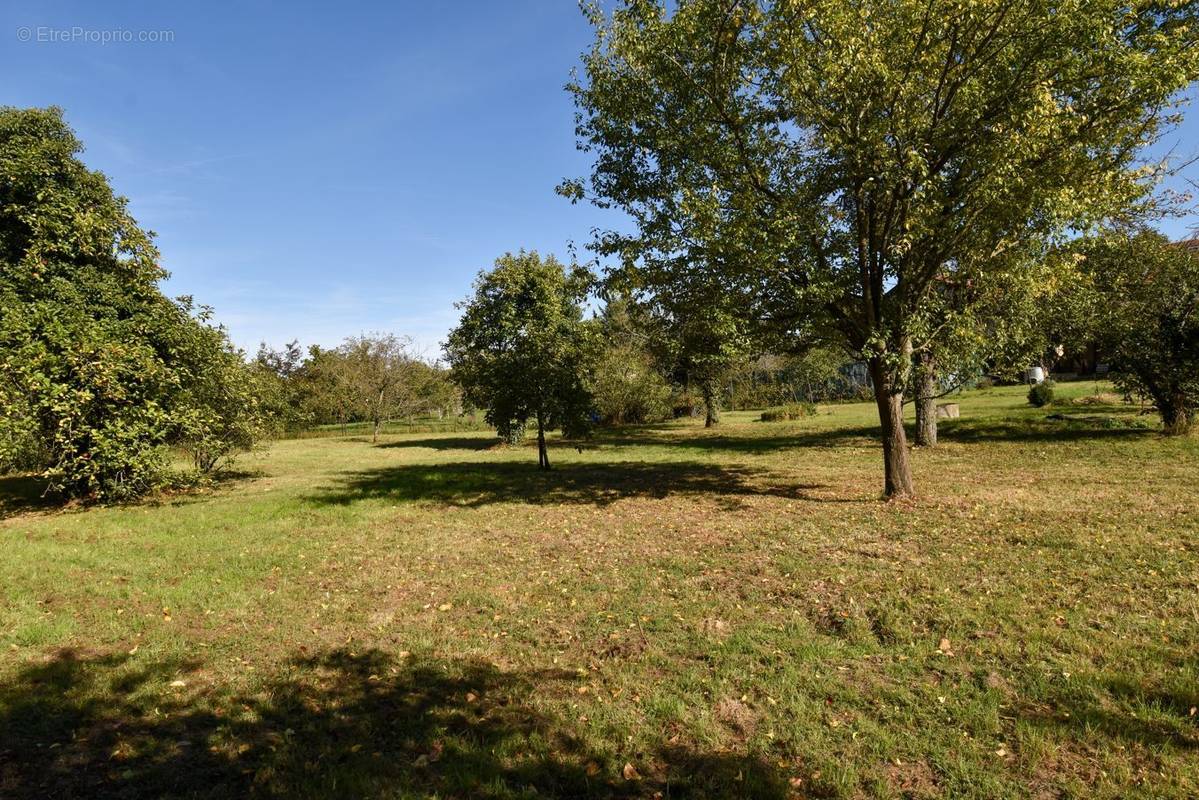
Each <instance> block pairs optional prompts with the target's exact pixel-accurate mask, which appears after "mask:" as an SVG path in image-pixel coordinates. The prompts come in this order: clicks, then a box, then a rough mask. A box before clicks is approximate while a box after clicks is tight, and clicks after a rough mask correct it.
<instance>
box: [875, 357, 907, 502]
mask: <svg viewBox="0 0 1199 800" xmlns="http://www.w3.org/2000/svg"><path fill="white" fill-rule="evenodd" d="M870 377H871V379H872V380H873V381H874V400H875V402H876V403H877V404H878V421H879V423H880V424H881V425H882V439H883V467H884V470H885V478H884V488H883V494H884V495H885V496H886V497H888V498H892V497H905V496H908V495H912V494H914V493H915V490H914V489H913V488H912V468H911V466H910V465H909V464H908V437H907V434H906V433H905V432H904V429H903V388H902V386H903V383H902V381H900V380H898V379H897V376H896V375H895V374H894V372H893V371H892V370H890V369H888V368H887V366H886V364H884V363H883V360H882V357H881V356H876V357H874V358H872V359H870Z"/></svg>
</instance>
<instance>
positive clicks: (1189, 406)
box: [1072, 230, 1199, 434]
mask: <svg viewBox="0 0 1199 800" xmlns="http://www.w3.org/2000/svg"><path fill="white" fill-rule="evenodd" d="M1072 250H1073V253H1074V257H1075V259H1076V262H1077V264H1078V269H1079V271H1080V272H1081V274H1082V277H1083V280H1082V281H1080V282H1079V283H1078V284H1076V286H1075V288H1074V291H1073V294H1074V309H1075V313H1077V314H1079V315H1080V316H1081V317H1082V322H1081V324H1080V325H1079V326H1078V327H1079V328H1084V329H1085V328H1089V329H1090V331H1091V332H1092V334H1093V335H1094V336H1095V338H1096V339H1097V340H1098V341H1099V342H1100V345H1101V348H1102V349H1103V350H1104V351H1105V352H1106V353H1108V354H1109V355H1110V359H1111V369H1112V377H1113V379H1114V380H1115V382H1116V385H1117V386H1118V387H1119V388H1120V389H1121V390H1122V391H1124V392H1126V393H1128V394H1131V395H1135V396H1140V397H1146V398H1149V399H1150V400H1151V401H1152V402H1153V405H1154V407H1155V408H1156V409H1157V411H1158V413H1159V414H1160V415H1161V419H1162V426H1163V428H1164V429H1165V431H1166V432H1167V433H1172V434H1179V433H1185V432H1187V431H1189V430H1190V429H1191V425H1192V424H1193V422H1194V419H1195V414H1196V412H1197V411H1199V255H1197V254H1196V253H1194V252H1192V251H1190V250H1188V249H1186V248H1185V247H1181V246H1178V245H1172V244H1170V242H1169V240H1167V239H1166V237H1164V236H1162V235H1161V234H1159V233H1157V232H1154V231H1148V230H1141V231H1136V232H1133V233H1131V234H1129V233H1118V232H1113V233H1109V234H1107V235H1104V236H1101V237H1097V238H1093V239H1089V240H1085V241H1083V242H1080V243H1079V244H1077V245H1076V246H1075V247H1074V248H1072Z"/></svg>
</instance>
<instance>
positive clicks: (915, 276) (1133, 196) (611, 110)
mask: <svg viewBox="0 0 1199 800" xmlns="http://www.w3.org/2000/svg"><path fill="white" fill-rule="evenodd" d="M1197 13H1199V6H1197V5H1196V4H1195V3H1190V2H1180V3H1128V2H1116V0H1077V2H1074V3H1072V4H1071V5H1069V6H1068V7H1063V6H1062V5H1061V4H1060V3H1047V2H1042V1H1041V0H1020V1H1019V2H1012V3H998V2H992V1H991V0H952V2H951V1H950V0H888V2H879V1H878V0H816V1H815V2H806V3H800V2H783V1H781V0H780V2H775V3H764V2H757V1H751V0H679V2H672V3H669V4H668V3H665V2H655V1H654V0H627V2H625V3H624V4H623V5H622V6H621V7H620V8H618V9H617V10H616V11H615V12H614V13H613V14H612V15H611V16H605V15H604V14H603V12H601V11H600V10H599V9H598V6H587V14H588V15H589V17H590V19H591V21H592V22H593V23H594V25H595V26H596V28H597V39H596V43H595V45H594V47H593V48H592V49H591V50H590V51H589V52H588V53H586V54H585V55H584V71H583V74H582V75H581V76H580V78H579V79H578V80H577V81H575V82H573V83H572V85H571V87H570V88H571V90H572V91H573V93H574V95H575V99H576V102H577V104H578V107H579V115H578V125H577V132H578V137H579V140H580V146H581V147H582V148H583V149H584V150H587V151H589V152H591V153H592V154H593V156H594V169H593V173H592V175H591V177H590V180H589V181H587V182H582V181H575V182H569V181H568V182H567V183H565V184H563V186H562V187H561V188H560V191H562V192H563V193H564V194H566V195H568V196H570V197H572V198H575V199H579V198H584V197H591V198H592V199H593V200H594V201H595V202H597V203H599V204H600V205H605V206H615V207H618V208H621V209H623V210H624V211H625V212H627V213H628V214H629V215H630V216H631V217H632V219H633V221H634V223H635V227H636V232H635V233H633V234H631V235H621V234H617V233H612V234H608V235H606V236H603V237H601V239H600V247H601V250H606V251H607V252H611V253H620V254H622V255H623V256H624V257H625V258H626V259H629V258H637V259H640V260H641V261H642V262H643V263H650V264H653V263H658V264H664V265H667V267H668V268H676V269H677V268H683V267H682V260H681V259H682V258H683V257H685V256H686V255H687V254H688V252H689V251H693V250H695V249H699V250H701V251H703V252H705V253H708V254H716V255H718V256H719V258H717V259H711V260H712V263H714V264H716V265H718V266H720V267H721V269H722V272H723V277H724V283H725V284H727V285H730V286H736V287H738V290H739V291H743V292H745V293H746V294H747V295H748V296H750V297H753V298H755V302H754V304H753V305H752V306H748V305H747V306H746V308H745V313H746V314H747V315H748V314H753V315H755V316H757V317H759V318H760V319H763V320H765V321H771V322H773V323H774V324H777V325H779V326H783V327H787V326H796V333H795V335H796V336H802V335H804V334H806V333H807V332H809V331H811V330H812V329H816V328H821V329H830V330H833V331H835V332H836V333H837V334H838V335H839V336H840V337H841V338H842V340H843V342H844V343H845V344H846V345H847V346H848V347H849V348H850V350H851V351H852V352H854V353H856V354H858V355H859V356H860V357H861V358H863V359H865V360H866V361H867V364H868V366H869V372H870V376H871V378H872V382H873V386H874V392H875V400H876V403H877V406H878V413H879V421H880V425H881V433H882V436H881V438H882V444H883V453H884V464H885V483H884V487H885V493H886V495H888V496H898V495H907V494H911V493H912V492H913V483H912V476H911V471H910V468H909V463H908V453H907V440H906V436H905V433H904V427H903V404H904V393H905V390H906V388H907V387H908V385H909V382H910V381H909V378H910V372H911V367H912V359H913V354H914V352H915V350H916V347H917V346H918V343H919V342H921V341H925V342H932V341H935V340H936V338H937V336H938V334H937V332H936V329H937V320H936V319H934V318H933V317H932V315H931V314H930V309H931V308H932V307H933V305H934V304H933V302H932V301H931V300H930V295H931V294H932V292H933V287H934V286H935V285H936V281H937V280H938V279H939V278H941V277H943V276H945V275H946V274H952V275H954V276H956V279H957V280H971V279H975V278H981V277H984V276H985V277H986V278H987V280H988V281H993V282H994V283H995V284H997V285H999V286H1004V285H1006V284H1007V283H1008V282H1009V281H1010V280H1018V279H1019V276H1018V275H1011V274H1009V273H1010V272H1011V270H1013V269H1019V267H1020V265H1021V264H1022V263H1023V262H1022V259H1019V258H1004V257H1002V256H1004V255H1005V254H1006V253H1007V252H1008V251H1010V250H1013V249H1016V250H1020V249H1022V248H1026V247H1028V246H1029V244H1030V243H1032V242H1037V241H1044V240H1047V239H1051V238H1053V237H1056V236H1059V235H1061V234H1062V233H1063V232H1064V231H1066V230H1068V229H1069V228H1071V227H1082V226H1086V225H1089V224H1091V223H1093V222H1094V221H1095V220H1098V219H1102V218H1105V217H1107V216H1109V215H1113V214H1116V213H1118V212H1120V211H1122V210H1124V209H1125V208H1127V207H1128V206H1129V205H1130V204H1132V203H1134V202H1136V201H1137V200H1138V199H1139V198H1142V197H1144V196H1145V194H1146V192H1147V188H1148V183H1149V180H1148V178H1149V177H1150V176H1149V175H1148V174H1147V173H1146V172H1144V171H1138V170H1137V169H1136V159H1137V157H1138V153H1140V152H1141V151H1142V149H1143V148H1144V147H1145V146H1146V145H1148V144H1151V143H1152V142H1154V141H1155V140H1156V139H1157V138H1158V137H1159V135H1160V134H1161V133H1162V131H1163V129H1164V128H1165V127H1166V126H1167V125H1168V124H1169V121H1170V116H1169V113H1170V109H1171V107H1172V102H1173V101H1174V100H1175V98H1176V97H1177V96H1178V94H1179V92H1180V91H1181V90H1183V89H1184V88H1185V87H1187V86H1188V84H1189V83H1190V82H1191V81H1193V80H1194V79H1195V78H1196V75H1197V69H1196V65H1197V61H1199V47H1196V40H1197V36H1199V33H1197V30H1196V14H1197Z"/></svg>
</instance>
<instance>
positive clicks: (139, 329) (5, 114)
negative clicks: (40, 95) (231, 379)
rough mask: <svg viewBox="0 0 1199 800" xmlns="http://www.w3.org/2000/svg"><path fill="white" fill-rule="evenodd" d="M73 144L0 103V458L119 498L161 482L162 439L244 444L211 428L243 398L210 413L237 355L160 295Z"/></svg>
mask: <svg viewBox="0 0 1199 800" xmlns="http://www.w3.org/2000/svg"><path fill="white" fill-rule="evenodd" d="M81 149H82V145H81V144H80V143H79V141H78V139H76V138H75V136H74V134H73V133H72V132H71V130H70V129H69V128H68V127H67V126H66V124H65V123H64V122H63V120H62V114H61V112H60V111H58V110H57V109H47V110H42V109H31V110H17V109H0V175H3V178H4V180H3V182H2V183H0V418H2V419H4V420H5V422H4V424H3V425H0V462H3V464H4V465H5V466H8V467H14V468H23V469H36V470H39V471H40V472H41V474H42V476H43V477H44V478H45V479H46V480H47V482H48V484H49V488H50V489H51V490H52V491H55V492H58V493H59V494H61V495H64V496H66V497H74V498H85V499H105V500H123V499H127V498H131V497H136V496H138V495H140V494H143V493H145V492H147V491H149V490H151V489H153V488H155V487H156V486H159V485H161V484H162V483H163V482H164V481H166V480H167V475H168V473H167V462H168V447H169V446H170V445H171V444H176V443H180V442H184V443H185V442H188V441H198V440H199V439H200V438H203V439H204V440H205V441H206V442H207V444H206V445H205V448H206V449H207V448H211V447H224V448H225V450H224V452H229V451H230V448H235V447H240V446H243V445H244V444H245V439H244V438H242V439H239V440H238V441H237V442H236V443H230V444H222V445H219V446H218V445H216V444H215V443H216V442H217V441H223V440H227V439H229V431H227V430H221V429H219V428H218V427H214V426H217V425H218V423H219V422H220V419H219V418H220V417H222V416H223V417H224V419H225V421H226V422H227V421H229V419H230V415H232V416H236V417H239V418H241V420H242V421H244V420H245V419H246V418H248V415H250V414H251V410H252V406H253V404H252V402H250V400H252V398H249V399H248V397H247V395H246V394H245V393H240V394H239V395H238V396H237V397H236V398H225V400H224V401H222V402H224V406H223V408H222V409H220V410H218V411H215V412H214V409H213V408H212V403H213V402H214V401H215V399H216V396H217V395H221V394H222V393H227V391H228V390H227V389H226V388H225V387H224V386H223V385H220V386H219V388H218V386H217V385H218V384H221V383H222V378H220V377H218V375H217V374H216V373H213V371H212V368H213V365H214V364H216V363H217V362H220V363H222V364H224V365H226V366H229V365H231V364H233V362H234V361H236V362H237V365H238V366H239V367H242V368H244V366H245V365H244V363H243V362H242V361H241V359H240V354H236V355H235V354H234V352H233V351H232V350H231V349H230V348H229V345H228V341H227V339H226V338H225V334H224V331H221V330H219V329H216V328H211V327H209V326H207V325H206V324H205V321H204V319H203V318H201V319H196V318H194V317H193V316H192V315H191V305H190V301H187V300H184V301H182V302H179V303H176V302H173V301H171V300H169V299H168V298H167V297H166V296H165V295H163V294H162V291H161V290H160V288H159V282H160V281H161V280H162V279H163V278H164V277H165V276H166V273H165V272H164V271H163V270H162V268H161V267H160V266H159V265H158V251H157V249H156V248H155V247H154V244H153V242H152V240H151V237H150V235H149V234H147V233H146V232H144V231H142V230H141V229H140V228H138V226H137V223H136V222H135V221H134V219H133V218H132V217H131V216H130V215H129V213H128V210H127V207H126V201H125V200H124V198H120V197H117V196H115V195H114V194H113V192H112V189H111V187H110V186H109V185H108V181H107V179H106V178H105V177H104V175H103V174H101V173H99V172H92V171H91V170H89V169H87V167H86V166H84V164H83V163H82V162H81V161H79V159H78V157H77V154H78V152H79V151H80V150H81ZM219 375H222V376H223V375H226V373H225V372H219ZM33 443H36V444H33ZM207 459H208V457H207V456H205V460H206V461H207ZM197 463H198V462H197Z"/></svg>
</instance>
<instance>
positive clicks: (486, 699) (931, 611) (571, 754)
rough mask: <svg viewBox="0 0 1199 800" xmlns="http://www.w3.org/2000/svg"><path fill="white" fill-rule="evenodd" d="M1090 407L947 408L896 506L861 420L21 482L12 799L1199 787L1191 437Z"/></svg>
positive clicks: (1, 666) (286, 456)
mask: <svg viewBox="0 0 1199 800" xmlns="http://www.w3.org/2000/svg"><path fill="white" fill-rule="evenodd" d="M1103 391H1109V392H1110V387H1105V386H1096V385H1094V384H1089V383H1088V384H1059V386H1058V396H1059V401H1058V403H1057V404H1056V405H1055V406H1053V407H1050V408H1046V409H1031V408H1029V407H1028V406H1027V404H1026V402H1025V400H1024V395H1025V390H1024V389H1023V388H1021V387H1011V388H1004V389H994V390H990V391H986V392H977V393H971V394H968V395H966V396H964V397H962V398H960V402H961V407H962V419H960V420H954V421H952V422H951V423H947V424H943V425H942V432H941V438H942V444H941V446H939V447H938V448H936V449H935V450H931V451H925V450H917V451H915V452H914V455H913V461H914V468H915V471H916V478H917V482H918V488H919V490H920V497H919V498H918V499H916V500H914V501H912V502H909V503H893V504H887V503H882V502H880V501H879V489H880V486H881V457H880V454H879V449H878V445H877V444H876V443H875V442H874V441H873V438H872V437H873V431H874V417H873V409H872V408H870V407H869V406H866V405H838V406H832V407H821V409H820V410H819V413H818V414H817V416H815V417H811V418H807V419H803V420H799V421H795V422H782V423H763V422H758V421H755V417H756V416H757V414H756V412H755V413H751V412H744V413H741V412H739V413H730V414H726V415H725V418H724V421H723V423H722V424H721V426H719V428H718V429H716V430H715V431H705V430H704V429H703V428H702V427H700V426H699V425H697V424H695V423H693V422H691V421H687V422H681V423H672V424H668V425H662V426H650V427H645V428H637V429H626V430H622V431H618V432H614V433H611V434H607V435H604V436H601V437H599V438H597V439H596V440H595V441H594V442H592V443H590V444H588V445H586V446H585V448H584V449H583V450H582V452H578V451H576V450H575V449H574V448H573V447H571V446H569V445H568V444H566V443H562V442H557V443H556V444H555V446H554V447H553V448H552V449H551V457H552V459H553V462H554V466H555V469H554V471H553V472H551V473H549V474H539V473H538V472H537V470H536V453H535V450H533V449H531V448H528V447H522V448H497V447H494V446H493V445H492V439H491V437H490V436H489V435H487V434H472V433H461V432H459V433H447V434H413V435H390V436H387V437H386V438H385V439H384V440H382V441H381V442H380V443H379V445H378V446H374V445H372V444H371V443H370V442H369V441H365V440H363V439H362V438H361V437H360V436H359V437H349V438H328V439H320V440H291V441H282V442H277V443H275V444H274V445H272V446H271V447H270V449H269V451H267V452H265V453H262V454H256V455H252V456H248V457H246V458H244V459H243V460H242V461H241V462H239V465H238V466H239V468H240V469H242V470H245V471H246V472H248V473H250V475H249V476H247V477H243V478H242V479H240V480H236V481H231V482H229V483H227V484H226V485H224V486H222V487H219V488H217V489H216V490H214V491H211V492H209V493H203V494H190V495H183V496H176V497H163V498H160V499H158V500H157V501H156V502H152V503H147V504H142V505H133V506H124V507H113V508H94V509H87V510H69V511H52V510H49V509H46V508H42V507H38V506H37V505H36V504H30V503H28V502H27V501H24V500H22V499H21V498H23V497H27V495H28V492H29V489H30V483H29V482H28V481H26V482H22V481H20V480H18V479H6V480H4V481H3V482H0V492H5V493H7V497H6V499H4V500H3V501H0V502H3V503H5V506H6V507H7V508H8V509H9V511H10V515H9V518H8V519H6V520H4V521H3V522H0V537H2V539H3V542H2V544H3V546H2V547H0V598H2V600H3V602H0V797H5V798H34V797H45V796H56V797H89V798H91V797H123V798H124V797H146V798H150V797H155V798H156V797H244V796H278V797H425V796H434V797H446V798H448V797H463V798H465V797H494V798H504V797H530V798H531V797H580V796H596V797H609V796H619V797H629V796H631V797H653V796H657V794H658V793H660V796H661V797H664V798H678V797H761V798H782V797H846V798H850V797H892V798H898V797H952V798H1007V797H1037V798H1041V797H1088V798H1089V797H1108V798H1124V797H1146V798H1162V797H1177V798H1184V797H1194V796H1196V795H1197V794H1199V718H1197V716H1196V712H1195V710H1194V707H1195V706H1199V651H1197V648H1196V642H1199V502H1196V498H1195V494H1196V488H1197V487H1199V469H1197V467H1199V442H1197V441H1196V440H1195V439H1194V438H1189V439H1177V438H1174V439H1171V438H1166V437H1162V436H1160V435H1159V434H1158V432H1157V431H1156V430H1155V428H1154V426H1153V424H1152V423H1150V422H1148V421H1147V420H1151V419H1152V418H1151V417H1144V416H1141V415H1139V414H1138V413H1137V409H1135V408H1132V407H1129V406H1123V405H1120V404H1118V403H1115V404H1113V403H1112V402H1111V401H1112V400H1113V398H1098V400H1097V401H1096V402H1092V403H1090V404H1085V405H1084V404H1075V403H1072V402H1070V401H1071V399H1072V398H1075V397H1079V396H1082V395H1096V394H1099V393H1100V392H1103ZM1051 415H1060V416H1061V417H1062V418H1060V419H1050V418H1048V417H1050V416H1051ZM942 640H947V643H948V646H947V647H942V645H943V642H942ZM626 765H629V767H628V768H629V769H630V770H633V771H635V774H634V773H633V772H631V771H630V772H629V773H628V776H629V777H631V778H633V779H632V780H628V779H626V776H625V771H626Z"/></svg>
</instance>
